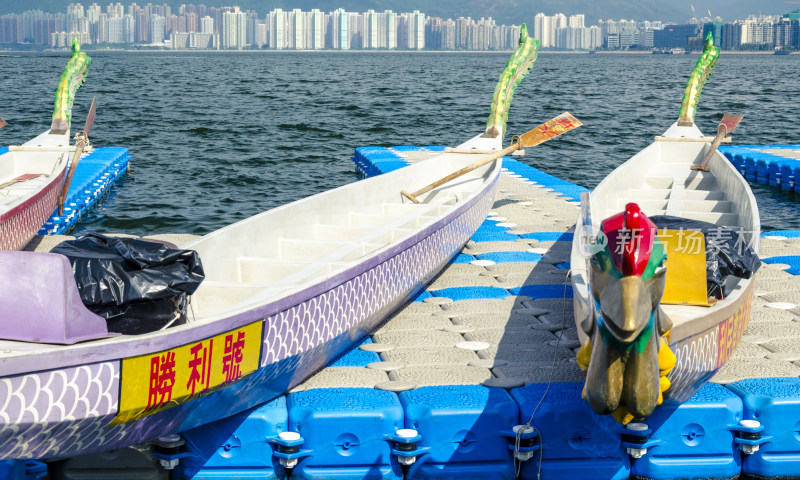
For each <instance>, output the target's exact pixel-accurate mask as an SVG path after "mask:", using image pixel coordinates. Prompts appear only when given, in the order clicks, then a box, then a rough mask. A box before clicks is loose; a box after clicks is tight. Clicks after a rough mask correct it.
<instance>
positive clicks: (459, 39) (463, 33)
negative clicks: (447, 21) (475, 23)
mask: <svg viewBox="0 0 800 480" xmlns="http://www.w3.org/2000/svg"><path fill="white" fill-rule="evenodd" d="M455 23H456V38H455V42H456V48H467V27H468V26H469V24H471V23H472V18H470V17H467V18H464V17H458V18H457V19H456V22H455Z"/></svg>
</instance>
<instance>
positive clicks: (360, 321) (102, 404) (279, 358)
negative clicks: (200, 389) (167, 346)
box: [0, 180, 497, 459]
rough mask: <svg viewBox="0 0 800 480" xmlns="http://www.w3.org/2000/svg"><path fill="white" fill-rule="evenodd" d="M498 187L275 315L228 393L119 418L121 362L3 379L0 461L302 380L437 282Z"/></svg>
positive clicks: (82, 446)
mask: <svg viewBox="0 0 800 480" xmlns="http://www.w3.org/2000/svg"><path fill="white" fill-rule="evenodd" d="M496 189H497V182H496V180H495V182H494V183H493V184H492V185H491V186H490V187H489V188H487V189H486V190H485V191H484V192H482V194H481V195H480V196H479V197H478V198H476V199H474V200H473V201H472V202H471V204H469V205H466V206H464V207H462V209H461V211H460V213H458V214H455V213H454V214H453V217H452V218H451V221H450V222H449V223H446V224H443V225H437V226H434V227H431V228H430V229H429V230H428V231H426V232H424V233H423V235H422V236H420V237H418V241H417V242H416V243H413V244H410V245H406V248H405V249H402V250H401V251H398V252H396V254H394V255H393V256H391V257H389V258H383V259H381V260H377V261H376V262H375V264H371V265H366V266H365V268H366V270H365V271H363V273H361V274H358V275H356V276H354V277H352V278H349V279H344V281H343V282H342V283H341V284H339V285H338V286H336V287H334V288H332V289H330V290H328V291H326V292H323V293H321V294H320V295H317V296H314V297H312V298H309V299H307V300H305V301H301V302H300V303H299V304H295V305H287V306H286V308H284V309H282V310H281V311H280V312H279V313H277V314H275V315H272V316H270V317H268V318H266V319H265V320H264V321H265V326H264V332H265V333H264V343H263V347H262V349H261V350H262V351H261V361H260V366H261V368H260V369H259V370H257V371H256V372H254V373H253V374H252V375H251V376H247V377H245V378H243V379H241V380H239V381H237V382H233V383H231V384H228V385H226V386H225V387H224V388H222V390H221V391H220V390H218V391H216V392H214V393H211V394H209V395H205V396H199V397H192V399H191V400H190V401H188V402H187V403H184V404H180V405H176V406H174V407H172V408H168V409H166V410H163V411H160V412H158V413H155V414H152V415H147V416H142V417H140V418H137V419H136V420H133V421H129V422H125V423H118V422H115V423H117V424H112V421H113V420H114V419H115V417H116V414H117V412H118V411H119V402H120V399H119V393H120V390H123V391H124V389H125V385H121V383H124V377H122V378H123V380H120V378H121V373H120V366H119V365H120V362H119V361H112V362H103V363H96V364H92V365H84V366H79V367H69V368H64V369H58V370H51V371H46V372H38V373H31V374H24V375H18V376H15V377H6V378H0V398H5V399H6V400H5V403H4V404H2V405H0V407H2V408H0V422H2V423H0V459H33V458H42V457H56V456H58V457H66V456H74V455H79V454H83V453H92V452H98V451H104V450H110V449H114V448H120V447H123V446H126V445H130V444H135V443H141V442H144V441H148V440H152V439H153V437H154V436H158V435H163V434H166V433H170V432H171V431H182V430H185V429H188V428H192V427H194V426H197V425H200V424H203V423H207V422H210V421H213V420H217V419H219V418H223V417H226V416H229V415H233V414H235V413H238V412H239V411H241V410H244V409H245V408H249V407H252V406H253V405H255V404H257V403H261V402H264V401H266V400H268V399H269V395H271V396H275V395H278V394H280V393H283V392H284V391H286V390H288V389H289V388H292V387H293V386H296V385H298V384H299V383H300V382H302V381H303V380H305V378H307V376H309V375H310V374H312V373H314V372H315V371H316V370H318V369H319V368H322V367H323V366H324V365H325V364H326V363H328V362H329V361H331V360H332V359H333V358H335V357H336V356H338V355H339V354H341V353H343V352H344V350H345V349H346V348H348V347H349V346H350V345H351V344H352V343H353V342H354V341H356V340H358V339H359V338H360V337H362V336H363V335H364V334H366V333H367V332H368V331H369V330H371V329H373V328H374V327H375V326H377V324H378V323H379V322H381V321H382V320H383V318H384V317H385V315H387V314H389V313H390V312H391V311H392V310H394V309H395V308H397V307H398V306H400V304H401V303H402V302H404V301H407V300H408V299H409V296H410V295H412V294H414V293H416V291H418V290H419V288H421V287H422V286H423V284H424V282H427V281H429V280H430V279H431V278H432V277H433V276H434V274H435V273H436V272H437V271H438V269H439V268H441V267H442V266H444V265H445V264H446V262H447V261H448V260H450V259H451V258H452V257H453V255H455V254H456V253H457V251H458V250H459V249H460V248H461V246H462V245H463V244H464V243H465V242H466V241H467V240H468V239H469V237H470V235H471V234H472V233H473V232H474V231H475V230H476V229H477V228H478V226H479V225H480V224H481V223H482V222H483V220H484V219H485V217H486V213H487V212H488V210H489V208H490V206H491V205H492V202H493V201H494V197H495V193H496ZM171 350H175V349H171ZM171 350H170V351H171ZM166 352H169V351H160V352H153V353H152V354H150V356H151V357H156V356H160V355H164V354H165V353H166ZM276 387H280V388H276ZM228 389H230V391H231V392H233V394H231V395H228V394H227V393H225V392H224V391H225V390H228ZM245 396H246V397H245ZM247 398H252V399H253V400H252V401H249V402H248V401H247V400H246V399H247ZM222 399H227V400H225V401H222Z"/></svg>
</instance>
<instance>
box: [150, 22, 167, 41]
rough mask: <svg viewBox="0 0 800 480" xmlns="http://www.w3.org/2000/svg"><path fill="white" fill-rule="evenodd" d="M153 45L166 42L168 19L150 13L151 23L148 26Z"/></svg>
mask: <svg viewBox="0 0 800 480" xmlns="http://www.w3.org/2000/svg"><path fill="white" fill-rule="evenodd" d="M148 30H149V32H148V33H149V35H150V38H149V40H150V44H151V45H160V44H163V43H164V38H165V37H164V35H165V32H166V21H165V19H164V17H162V16H161V15H156V14H153V15H150V25H149V27H148Z"/></svg>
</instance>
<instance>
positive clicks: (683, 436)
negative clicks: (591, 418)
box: [618, 383, 742, 480]
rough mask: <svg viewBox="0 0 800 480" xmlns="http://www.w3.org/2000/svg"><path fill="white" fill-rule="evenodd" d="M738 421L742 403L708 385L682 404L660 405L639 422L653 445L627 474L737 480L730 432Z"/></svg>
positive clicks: (663, 479)
mask: <svg viewBox="0 0 800 480" xmlns="http://www.w3.org/2000/svg"><path fill="white" fill-rule="evenodd" d="M741 417H742V401H741V399H740V398H739V397H737V396H736V394H734V393H733V392H732V391H730V390H728V389H726V388H725V387H723V386H722V385H717V384H713V383H709V384H706V385H705V386H704V387H703V388H702V389H700V391H699V392H697V393H696V394H695V395H694V396H693V397H692V398H691V399H689V401H688V402H686V403H683V404H675V403H669V402H667V403H665V404H664V405H662V406H661V407H660V408H657V409H656V410H655V411H654V412H653V414H652V415H650V416H649V417H647V419H645V420H644V421H645V422H646V424H647V426H648V427H650V429H651V430H652V433H651V434H650V435H649V436H648V437H647V443H649V444H652V445H651V446H650V447H649V448H648V449H647V453H646V454H645V455H643V456H642V457H641V458H637V459H633V460H632V461H631V473H632V474H633V476H635V477H636V478H646V479H652V480H671V479H675V478H681V479H687V480H688V479H707V478H714V479H731V478H736V477H738V475H739V473H740V472H741V469H742V458H741V457H742V456H741V452H740V451H739V448H738V447H737V446H736V443H735V438H736V435H735V431H733V430H731V428H732V427H736V426H737V425H739V421H740V420H741ZM618 428H621V427H618Z"/></svg>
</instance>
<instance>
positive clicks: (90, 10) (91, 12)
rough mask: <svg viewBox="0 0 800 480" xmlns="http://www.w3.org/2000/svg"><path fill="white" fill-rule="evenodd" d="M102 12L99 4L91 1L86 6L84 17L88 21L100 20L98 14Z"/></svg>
mask: <svg viewBox="0 0 800 480" xmlns="http://www.w3.org/2000/svg"><path fill="white" fill-rule="evenodd" d="M101 13H103V11H102V9H101V8H100V5H98V4H96V3H93V4H91V5H89V6H88V7H87V8H86V18H87V19H88V20H89V23H97V22H98V21H100V14H101Z"/></svg>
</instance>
